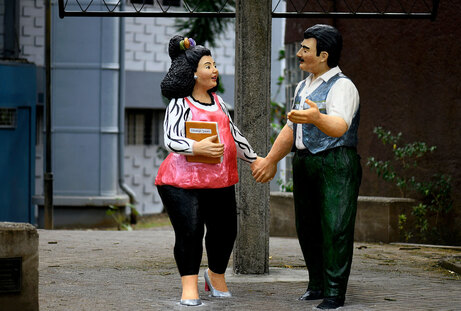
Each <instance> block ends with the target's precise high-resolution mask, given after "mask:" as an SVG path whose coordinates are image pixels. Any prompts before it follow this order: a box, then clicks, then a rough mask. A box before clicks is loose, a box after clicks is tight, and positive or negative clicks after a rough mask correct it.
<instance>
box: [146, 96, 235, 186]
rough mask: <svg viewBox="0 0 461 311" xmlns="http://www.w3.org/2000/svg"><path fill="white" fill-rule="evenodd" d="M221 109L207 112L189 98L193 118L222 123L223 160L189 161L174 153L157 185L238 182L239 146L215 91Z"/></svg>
mask: <svg viewBox="0 0 461 311" xmlns="http://www.w3.org/2000/svg"><path fill="white" fill-rule="evenodd" d="M213 97H214V101H215V103H216V105H217V106H218V110H217V111H206V110H203V109H200V108H197V107H195V106H194V105H193V104H192V103H191V102H190V101H189V100H188V99H187V98H185V100H186V102H187V104H188V105H189V107H190V110H191V113H192V121H214V122H217V123H218V131H219V139H220V141H221V143H223V144H224V155H223V160H222V162H221V163H218V164H207V163H193V162H187V161H186V156H184V155H181V154H178V153H174V152H172V153H170V154H169V155H168V157H167V158H166V159H165V160H164V161H163V162H162V164H161V165H160V168H159V170H158V174H157V178H156V179H155V185H157V186H161V185H170V186H174V187H178V188H186V189H197V188H224V187H229V186H232V185H235V184H236V183H237V182H238V171H237V149H236V147H235V142H234V138H233V136H232V133H231V131H230V126H229V118H228V117H227V115H226V114H225V113H224V112H223V111H222V109H221V105H220V104H219V101H218V97H217V96H216V94H215V93H213Z"/></svg>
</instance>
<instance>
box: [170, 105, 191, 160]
mask: <svg viewBox="0 0 461 311" xmlns="http://www.w3.org/2000/svg"><path fill="white" fill-rule="evenodd" d="M190 118H191V112H190V108H189V106H188V105H187V104H186V103H185V102H184V98H173V99H172V100H171V101H170V104H169V105H168V107H167V109H166V113H165V121H164V122H163V130H164V142H165V148H166V149H167V150H168V151H170V152H176V153H179V154H184V155H192V154H193V149H192V146H193V144H194V140H192V139H189V138H186V121H189V120H190Z"/></svg>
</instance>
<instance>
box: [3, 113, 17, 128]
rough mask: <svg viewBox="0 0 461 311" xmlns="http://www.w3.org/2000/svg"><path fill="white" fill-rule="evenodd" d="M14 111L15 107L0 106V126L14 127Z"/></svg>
mask: <svg viewBox="0 0 461 311" xmlns="http://www.w3.org/2000/svg"><path fill="white" fill-rule="evenodd" d="M16 113H17V111H16V109H15V108H0V128H15V127H16Z"/></svg>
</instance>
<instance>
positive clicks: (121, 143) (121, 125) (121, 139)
mask: <svg viewBox="0 0 461 311" xmlns="http://www.w3.org/2000/svg"><path fill="white" fill-rule="evenodd" d="M124 7H125V1H122V2H121V7H120V9H121V10H122V11H123V10H124ZM118 49H119V51H118V52H119V54H118V57H119V75H118V129H119V131H118V184H119V186H120V189H122V191H123V192H125V193H126V194H127V195H128V197H129V198H130V204H131V205H135V204H136V203H137V200H136V194H135V193H134V191H133V190H132V189H130V187H128V185H127V184H126V183H125V177H124V165H123V159H124V147H125V18H124V17H120V20H119V47H118ZM130 213H131V214H130V222H131V223H132V224H134V223H136V214H134V213H133V212H132V210H131V208H130Z"/></svg>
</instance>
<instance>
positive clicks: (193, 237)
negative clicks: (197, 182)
mask: <svg viewBox="0 0 461 311" xmlns="http://www.w3.org/2000/svg"><path fill="white" fill-rule="evenodd" d="M157 189H158V192H159V194H160V197H161V198H162V202H163V205H164V206H165V208H166V210H167V212H168V216H169V217H170V220H171V223H172V225H173V228H174V232H175V236H176V242H175V246H174V258H175V260H176V264H177V265H178V270H179V274H180V275H181V276H184V275H195V274H198V272H199V269H200V262H201V260H202V253H203V247H202V241H203V235H204V225H205V226H206V229H207V232H206V236H205V247H206V251H207V255H208V267H209V268H210V270H211V271H213V272H215V273H220V274H222V273H224V272H225V271H226V268H227V264H228V263H229V258H230V255H231V253H232V248H233V247H234V241H235V238H236V236H237V212H236V201H235V187H234V186H231V187H227V188H219V189H182V188H176V187H173V186H167V185H164V186H157Z"/></svg>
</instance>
